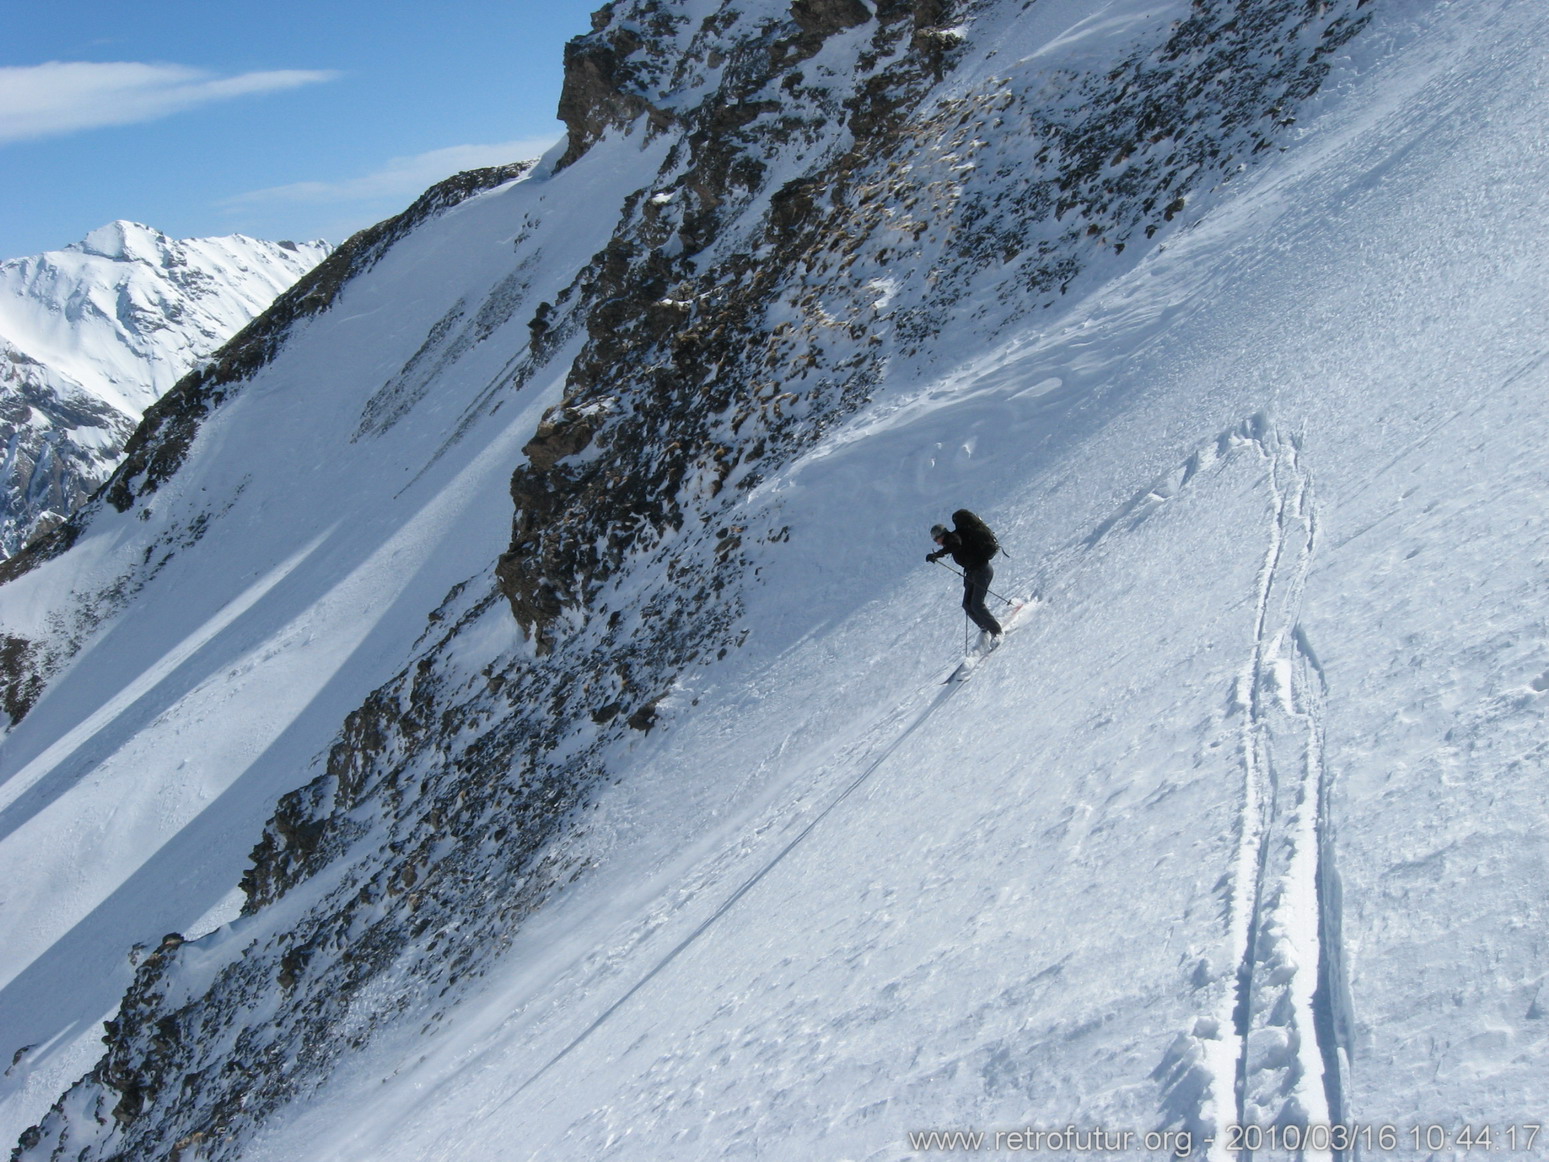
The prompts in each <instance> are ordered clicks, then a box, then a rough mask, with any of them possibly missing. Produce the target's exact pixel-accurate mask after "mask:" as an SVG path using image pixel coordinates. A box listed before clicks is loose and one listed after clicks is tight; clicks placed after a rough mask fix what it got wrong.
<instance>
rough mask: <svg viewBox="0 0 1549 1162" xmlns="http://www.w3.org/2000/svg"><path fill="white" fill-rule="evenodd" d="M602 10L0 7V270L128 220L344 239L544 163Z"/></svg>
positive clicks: (527, 5)
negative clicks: (439, 187)
mask: <svg viewBox="0 0 1549 1162" xmlns="http://www.w3.org/2000/svg"><path fill="white" fill-rule="evenodd" d="M602 3H603V0H541V2H532V0H441V2H440V3H437V4H426V3H424V2H423V0H414V2H400V0H371V2H369V3H368V2H366V0H261V2H258V3H235V2H232V0H213V2H212V0H147V2H144V3H139V4H125V3H123V0H114V2H107V0H70V2H69V3H47V2H40V0H0V172H3V173H4V180H3V181H0V259H3V258H15V257H19V256H22V255H27V254H36V253H39V252H41V251H44V250H56V249H58V248H60V247H62V246H65V245H67V244H68V243H71V242H74V241H77V240H79V239H81V238H83V237H85V235H86V234H87V233H88V232H90V231H91V230H92V229H94V228H96V227H97V226H100V225H102V224H103V223H105V222H111V221H113V220H114V219H117V218H127V219H130V220H132V221H136V222H143V223H144V224H145V225H147V226H153V227H155V228H156V229H158V230H162V231H164V232H166V233H168V234H171V235H173V236H174V237H179V238H189V237H203V236H208V235H218V234H232V233H242V234H250V235H253V236H254V237H258V238H269V239H276V240H278V239H285V238H291V239H299V240H306V239H313V238H326V239H327V240H328V241H330V242H334V243H338V242H342V241H343V240H344V239H345V238H346V237H347V236H348V235H349V234H351V233H353V232H354V231H355V230H358V229H360V228H361V227H363V226H368V225H370V224H371V223H373V222H376V221H379V220H380V219H382V218H385V217H387V216H388V215H390V214H393V213H396V212H397V211H398V210H401V209H403V208H404V207H405V206H407V205H408V204H409V202H410V201H412V200H413V199H414V197H415V196H416V195H417V194H418V193H419V192H420V191H422V190H423V189H425V187H427V186H429V185H431V184H432V183H433V182H435V181H437V180H439V179H440V178H443V177H446V176H449V175H450V174H452V173H455V172H457V171H458V170H462V169H469V168H472V167H474V166H479V165H490V164H494V163H496V162H501V161H515V160H519V159H520V158H523V157H533V156H537V155H538V154H539V153H540V152H542V150H543V149H544V148H546V147H547V146H548V145H550V144H552V143H553V142H555V141H557V140H558V139H559V137H560V135H561V134H562V133H563V132H564V127H563V126H562V125H561V124H560V123H559V122H558V121H557V120H556V119H555V117H554V109H555V106H556V105H557V103H558V100H559V89H560V81H561V77H562V71H563V70H562V61H563V57H562V53H563V50H564V44H565V41H567V40H569V39H570V38H571V37H573V36H577V35H580V34H581V33H584V32H586V31H588V30H589V29H590V28H591V20H590V16H591V13H592V11H593V10H594V9H596V8H599V7H601V6H602Z"/></svg>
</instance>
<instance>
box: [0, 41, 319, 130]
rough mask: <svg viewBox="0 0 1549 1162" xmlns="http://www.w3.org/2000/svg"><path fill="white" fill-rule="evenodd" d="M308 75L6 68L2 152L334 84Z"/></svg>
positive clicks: (0, 101) (56, 64) (0, 75)
mask: <svg viewBox="0 0 1549 1162" xmlns="http://www.w3.org/2000/svg"><path fill="white" fill-rule="evenodd" d="M336 76H338V74H337V73H334V72H321V71H316V70H304V69H282V70H276V71H272V72H261V73H242V74H240V75H238V76H234V77H222V76H218V75H216V74H214V73H210V72H206V71H205V70H202V69H194V68H188V67H186V66H184V65H151V64H139V63H136V62H132V61H120V62H115V63H91V62H86V61H51V62H49V63H47V64H41V65H27V66H22V67H4V68H0V145H3V144H5V143H7V142H12V141H25V140H29V139H33V138H39V137H55V136H59V135H61V134H66V133H74V132H76V131H77V130H81V129H95V128H98V127H100V126H104V125H129V124H133V123H135V122H139V121H151V120H154V119H155V118H158V117H165V116H167V115H168V114H169V113H177V112H179V111H181V110H184V109H192V108H194V107H195V106H198V105H205V104H208V103H210V102H212V101H225V100H229V99H230V98H232V97H245V96H250V95H252V94H255V93H272V92H277V91H280V90H283V89H295V88H299V87H300V86H302V85H313V84H317V83H319V82H322V81H330V80H333V79H334V78H335V77H336Z"/></svg>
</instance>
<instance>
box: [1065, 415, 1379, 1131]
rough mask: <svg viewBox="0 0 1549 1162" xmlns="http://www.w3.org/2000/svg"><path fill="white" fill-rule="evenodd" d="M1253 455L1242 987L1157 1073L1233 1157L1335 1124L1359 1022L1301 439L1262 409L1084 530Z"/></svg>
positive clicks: (1235, 939)
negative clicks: (1288, 1132)
mask: <svg viewBox="0 0 1549 1162" xmlns="http://www.w3.org/2000/svg"><path fill="white" fill-rule="evenodd" d="M1242 454H1251V455H1254V456H1257V457H1258V458H1259V459H1260V460H1261V461H1262V462H1263V477H1262V484H1261V487H1263V489H1264V490H1265V494H1266V500H1267V502H1268V518H1269V519H1268V522H1267V526H1268V527H1267V538H1268V544H1267V547H1266V549H1265V556H1264V561H1263V564H1262V566H1261V567H1260V569H1259V574H1258V578H1257V585H1256V592H1255V593H1254V594H1253V595H1252V601H1253V610H1254V616H1253V620H1254V630H1253V634H1252V639H1251V642H1250V643H1249V651H1250V652H1249V656H1248V658H1247V660H1246V663H1245V665H1244V667H1243V669H1242V671H1241V673H1240V674H1239V676H1238V679H1237V684H1236V688H1235V689H1234V690H1233V691H1232V693H1231V695H1230V708H1231V711H1232V713H1233V714H1234V715H1235V716H1236V717H1237V718H1238V719H1239V723H1240V725H1239V727H1238V729H1239V732H1240V733H1239V739H1238V747H1239V753H1240V760H1241V767H1242V787H1241V791H1240V804H1239V815H1238V822H1237V834H1236V840H1235V842H1236V849H1237V850H1236V858H1235V866H1234V869H1233V870H1232V872H1231V873H1230V877H1229V879H1228V880H1227V881H1224V882H1223V883H1222V885H1221V888H1222V895H1223V898H1224V899H1225V900H1226V901H1227V913H1226V929H1227V936H1228V941H1229V944H1230V947H1231V948H1232V949H1234V950H1235V956H1236V959H1237V967H1236V980H1235V988H1234V989H1232V990H1230V991H1229V992H1227V993H1226V994H1225V995H1224V996H1223V999H1222V1001H1221V1004H1220V1007H1219V1008H1218V1009H1217V1010H1216V1011H1214V1012H1211V1013H1208V1014H1205V1015H1203V1016H1201V1018H1200V1019H1199V1020H1198V1021H1197V1022H1196V1024H1195V1026H1194V1029H1193V1031H1192V1033H1191V1035H1189V1036H1188V1037H1185V1038H1183V1039H1181V1040H1180V1042H1179V1044H1178V1045H1176V1046H1175V1047H1174V1049H1173V1050H1172V1051H1171V1052H1170V1053H1169V1055H1168V1058H1167V1059H1166V1060H1164V1062H1163V1063H1162V1066H1161V1067H1160V1068H1159V1070H1158V1075H1159V1076H1160V1077H1162V1078H1164V1079H1166V1081H1165V1086H1164V1088H1165V1089H1166V1090H1167V1091H1168V1092H1169V1093H1171V1094H1173V1095H1175V1098H1176V1100H1175V1102H1174V1105H1173V1108H1172V1109H1171V1111H1170V1112H1171V1114H1172V1116H1173V1118H1174V1119H1176V1120H1180V1121H1182V1122H1183V1124H1184V1125H1185V1127H1186V1128H1188V1129H1189V1130H1190V1131H1191V1132H1193V1134H1194V1136H1195V1140H1196V1141H1199V1140H1204V1139H1213V1143H1214V1144H1213V1148H1212V1153H1211V1157H1213V1158H1216V1159H1220V1160H1222V1162H1224V1160H1226V1159H1246V1158H1252V1157H1253V1153H1252V1152H1251V1151H1247V1152H1232V1151H1229V1150H1228V1149H1227V1144H1228V1143H1227V1140H1226V1139H1225V1137H1224V1136H1223V1131H1224V1129H1225V1127H1227V1126H1230V1125H1236V1126H1256V1127H1270V1126H1277V1127H1284V1126H1296V1127H1305V1126H1309V1125H1331V1124H1338V1123H1340V1122H1342V1121H1343V1120H1344V1118H1345V1114H1346V1109H1345V1102H1344V1090H1345V1078H1346V1075H1347V1072H1348V1070H1349V1053H1348V1046H1349V1029H1350V1027H1351V1019H1350V1015H1349V1002H1348V989H1347V988H1346V986H1345V983H1344V957H1343V952H1342V949H1341V939H1340V919H1339V905H1340V899H1339V880H1338V875H1337V872H1336V870H1335V866H1334V842H1333V823H1332V820H1331V819H1330V817H1329V798H1330V783H1331V775H1330V772H1329V769H1328V767H1327V765H1326V764H1325V762H1324V741H1323V740H1324V722H1325V709H1324V703H1325V698H1326V695H1327V688H1326V684H1325V681H1324V676H1323V671H1322V667H1321V665H1320V663H1319V661H1318V658H1317V654H1316V652H1315V651H1314V650H1313V648H1312V645H1311V643H1310V642H1309V641H1308V638H1307V635H1306V633H1305V631H1304V630H1303V628H1302V626H1301V624H1300V621H1299V617H1300V608H1301V599H1302V593H1303V590H1304V588H1305V585H1306V581H1307V576H1308V574H1309V572H1310V571H1311V568H1312V563H1313V559H1314V547H1315V544H1316V541H1317V516H1316V509H1315V506H1314V503H1313V487H1312V476H1311V473H1310V471H1309V470H1308V468H1307V467H1306V465H1305V463H1304V461H1303V458H1302V449H1301V446H1300V441H1299V440H1298V439H1297V438H1296V437H1295V436H1292V435H1289V434H1287V433H1285V432H1284V431H1283V430H1282V429H1281V428H1280V427H1278V426H1277V425H1276V424H1275V423H1274V422H1273V421H1272V420H1271V419H1270V418H1268V417H1267V416H1265V415H1263V414H1258V415H1254V416H1252V417H1250V418H1249V419H1247V420H1245V421H1243V423H1241V424H1240V425H1238V426H1237V427H1235V428H1232V429H1230V430H1228V431H1226V432H1223V433H1221V435H1219V436H1218V437H1217V438H1216V439H1215V440H1213V441H1211V442H1209V443H1207V444H1206V445H1205V446H1203V447H1201V448H1200V449H1198V450H1197V451H1196V452H1195V453H1194V454H1193V455H1191V456H1190V457H1189V458H1188V459H1187V460H1186V461H1185V462H1184V463H1183V464H1182V465H1180V466H1179V467H1178V468H1177V469H1176V470H1174V471H1172V472H1170V473H1167V474H1165V475H1164V476H1163V477H1161V478H1160V479H1158V480H1157V481H1155V482H1153V483H1152V484H1151V485H1150V486H1149V487H1148V488H1146V489H1144V490H1142V491H1141V492H1140V493H1138V494H1137V495H1136V496H1135V497H1134V498H1132V499H1131V500H1130V501H1129V502H1128V503H1127V504H1125V505H1124V506H1122V507H1121V508H1120V509H1119V510H1118V511H1116V512H1115V513H1114V514H1113V515H1112V516H1110V517H1109V518H1108V519H1107V520H1105V521H1103V522H1102V523H1101V524H1099V525H1098V527H1097V528H1096V529H1095V530H1094V531H1093V533H1092V534H1091V535H1090V536H1089V537H1088V538H1087V540H1086V542H1085V547H1086V548H1088V549H1092V548H1096V547H1097V546H1098V545H1099V544H1101V543H1102V542H1104V541H1105V540H1107V539H1108V538H1109V537H1110V536H1112V535H1115V534H1116V533H1126V532H1129V531H1132V530H1134V529H1135V528H1137V527H1138V526H1139V525H1140V524H1142V523H1143V522H1144V521H1145V520H1147V519H1148V518H1149V517H1150V516H1151V515H1152V514H1153V513H1155V512H1156V511H1157V509H1158V508H1159V507H1160V506H1162V505H1164V504H1166V503H1167V502H1168V501H1169V500H1171V499H1172V498H1173V497H1175V496H1177V495H1178V494H1179V493H1180V492H1181V491H1182V490H1183V489H1184V488H1186V487H1187V486H1188V485H1189V484H1190V483H1191V482H1192V481H1194V480H1195V479H1196V478H1198V477H1199V476H1200V475H1201V474H1202V473H1205V472H1208V471H1210V470H1212V469H1214V468H1217V467H1219V466H1221V465H1223V464H1224V463H1226V462H1227V461H1229V460H1231V459H1234V458H1236V457H1237V456H1239V455H1242ZM1244 532H1245V535H1246V534H1247V532H1248V530H1244ZM1301 1156H1305V1157H1307V1158H1328V1157H1331V1156H1332V1155H1330V1154H1329V1153H1326V1152H1325V1153H1318V1152H1314V1151H1308V1152H1306V1154H1305V1155H1301Z"/></svg>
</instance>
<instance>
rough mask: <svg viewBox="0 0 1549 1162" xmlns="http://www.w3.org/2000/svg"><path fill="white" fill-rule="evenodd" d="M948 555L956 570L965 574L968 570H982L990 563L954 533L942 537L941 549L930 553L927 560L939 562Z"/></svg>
mask: <svg viewBox="0 0 1549 1162" xmlns="http://www.w3.org/2000/svg"><path fill="white" fill-rule="evenodd" d="M949 553H950V554H951V556H952V559H953V560H954V561H956V562H957V564H958V568H960V569H962V570H963V572H965V573H966V572H967V571H968V570H969V569H982V568H984V566H986V565H988V564H989V563H990V561H989V558H988V557H986V556H984V554H983V553H981V552H976V551H975V549H974V548H973V547H972V546H970V545H968V544H967V543H966V542H965V541H964V540H963V538H962V537H960V536H958V535H957V533H956V532H948V533H947V535H946V536H944V537H942V538H941V548H939V549H937V550H936V551H935V552H934V553H931V554H930V557H929V559H930V560H932V561H939V560H941V558H942V557H945V556H947V555H948V554H949Z"/></svg>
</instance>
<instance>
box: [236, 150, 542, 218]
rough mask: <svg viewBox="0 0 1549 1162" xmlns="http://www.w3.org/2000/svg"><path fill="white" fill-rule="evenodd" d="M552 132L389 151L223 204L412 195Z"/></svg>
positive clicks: (507, 157) (531, 153)
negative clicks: (345, 171)
mask: <svg viewBox="0 0 1549 1162" xmlns="http://www.w3.org/2000/svg"><path fill="white" fill-rule="evenodd" d="M555 140H557V139H556V138H552V137H536V138H533V137H530V138H525V139H522V140H519V141H506V142H501V143H499V144H495V145H452V146H448V147H447V148H445V149H433V150H431V151H430V152H429V153H421V154H416V155H415V156H413V157H395V158H392V159H391V160H390V161H388V162H387V163H386V164H385V165H383V166H382V167H381V168H380V169H378V170H376V171H374V172H372V173H368V174H365V175H363V176H361V177H356V178H346V179H343V180H341V181H327V182H325V181H316V182H293V183H291V184H290V185H284V186H271V187H269V188H268V189H263V190H254V191H252V192H251V193H246V194H241V195H239V196H237V197H235V198H231V199H229V200H228V201H226V202H225V203H223V204H224V205H225V206H227V207H232V208H237V207H251V206H256V205H260V204H264V203H275V202H312V203H321V202H361V201H368V200H372V199H381V198H393V199H399V200H402V199H405V198H412V197H415V196H417V195H419V194H421V193H423V192H424V191H425V190H426V189H427V188H429V187H430V186H433V185H435V184H436V183H437V182H439V181H441V180H442V179H444V178H449V177H451V176H452V175H453V174H455V173H461V172H462V171H463V170H467V169H482V168H484V167H485V166H492V165H506V164H508V163H510V162H514V161H526V160H529V159H531V158H535V157H540V156H542V155H543V154H544V153H546V152H547V151H548V150H549V148H550V147H551V146H553V144H554V142H555Z"/></svg>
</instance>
